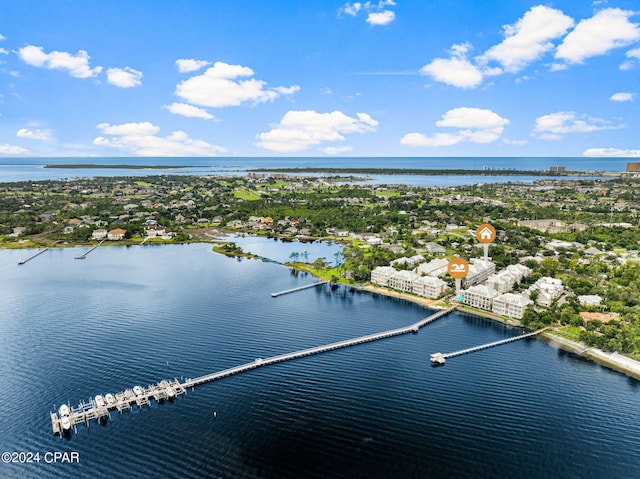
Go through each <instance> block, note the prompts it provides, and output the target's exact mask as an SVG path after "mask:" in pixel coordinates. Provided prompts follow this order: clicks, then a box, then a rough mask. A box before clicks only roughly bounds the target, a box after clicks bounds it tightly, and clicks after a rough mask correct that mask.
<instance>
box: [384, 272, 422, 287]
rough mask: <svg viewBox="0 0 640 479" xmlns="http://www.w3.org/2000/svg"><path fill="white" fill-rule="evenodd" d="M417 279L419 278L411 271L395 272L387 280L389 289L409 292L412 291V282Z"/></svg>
mask: <svg viewBox="0 0 640 479" xmlns="http://www.w3.org/2000/svg"><path fill="white" fill-rule="evenodd" d="M418 278H419V276H418V275H417V274H416V273H414V272H413V271H397V272H396V273H394V274H392V275H391V278H389V287H391V288H394V289H399V290H400V291H407V292H411V291H412V290H413V282H414V281H415V280H416V279H418Z"/></svg>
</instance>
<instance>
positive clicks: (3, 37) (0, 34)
mask: <svg viewBox="0 0 640 479" xmlns="http://www.w3.org/2000/svg"><path fill="white" fill-rule="evenodd" d="M6 39H7V37H5V36H4V35H3V34H2V33H0V42H1V41H2V40H6Z"/></svg>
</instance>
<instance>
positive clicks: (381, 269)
mask: <svg viewBox="0 0 640 479" xmlns="http://www.w3.org/2000/svg"><path fill="white" fill-rule="evenodd" d="M396 273H397V271H396V269H395V268H392V267H391V266H378V267H377V268H375V269H374V270H373V271H371V282H372V283H375V284H380V285H382V286H389V279H390V278H391V276H392V275H394V274H396Z"/></svg>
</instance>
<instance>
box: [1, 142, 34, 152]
mask: <svg viewBox="0 0 640 479" xmlns="http://www.w3.org/2000/svg"><path fill="white" fill-rule="evenodd" d="M27 153H29V150H27V149H26V148H22V147H21V146H15V145H8V144H7V143H5V144H4V145H0V155H25V154H27Z"/></svg>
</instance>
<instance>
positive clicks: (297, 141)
mask: <svg viewBox="0 0 640 479" xmlns="http://www.w3.org/2000/svg"><path fill="white" fill-rule="evenodd" d="M377 126H378V122H377V121H376V120H374V119H373V118H371V117H370V116H369V115H367V114H366V113H357V114H356V117H355V118H354V117H350V116H347V115H345V114H344V113H342V112H341V111H333V112H331V113H318V112H317V111H313V110H305V111H289V112H287V113H286V114H285V115H284V116H283V117H282V120H280V123H278V124H277V125H275V126H273V128H272V129H271V130H269V131H267V132H264V133H260V134H258V135H257V136H256V138H257V140H258V141H257V142H256V144H257V145H258V146H259V147H261V148H265V149H267V150H270V151H276V152H280V153H283V152H286V153H291V152H297V151H303V150H306V149H308V148H310V147H312V146H314V145H318V144H320V143H324V142H328V141H344V140H345V136H344V135H346V134H350V133H367V132H373V131H375V130H376V129H377ZM329 151H333V150H329ZM339 152H340V151H337V153H339Z"/></svg>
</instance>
